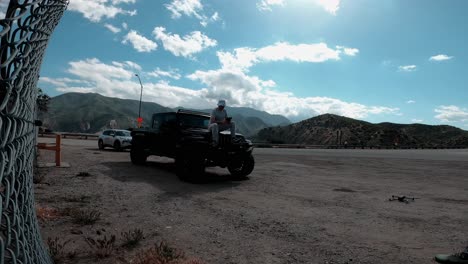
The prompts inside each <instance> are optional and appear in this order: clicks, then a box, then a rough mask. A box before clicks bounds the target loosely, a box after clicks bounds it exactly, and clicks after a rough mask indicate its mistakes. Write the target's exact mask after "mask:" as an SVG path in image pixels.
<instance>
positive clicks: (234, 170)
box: [228, 154, 255, 179]
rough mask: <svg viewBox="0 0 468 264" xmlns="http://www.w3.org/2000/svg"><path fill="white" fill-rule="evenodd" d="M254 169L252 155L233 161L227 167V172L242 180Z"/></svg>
mask: <svg viewBox="0 0 468 264" xmlns="http://www.w3.org/2000/svg"><path fill="white" fill-rule="evenodd" d="M254 167H255V160H254V157H253V156H252V154H249V155H248V156H245V157H240V158H238V159H234V160H233V161H232V162H231V163H230V164H229V165H228V170H229V172H230V173H231V175H232V176H233V177H234V178H236V179H244V178H245V177H247V176H248V175H249V174H250V173H251V172H252V171H253V169H254Z"/></svg>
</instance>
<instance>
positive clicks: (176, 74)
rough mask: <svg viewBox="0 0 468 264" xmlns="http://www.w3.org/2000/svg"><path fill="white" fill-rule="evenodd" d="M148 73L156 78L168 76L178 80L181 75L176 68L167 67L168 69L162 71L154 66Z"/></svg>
mask: <svg viewBox="0 0 468 264" xmlns="http://www.w3.org/2000/svg"><path fill="white" fill-rule="evenodd" d="M148 75H150V76H153V77H156V78H161V77H168V78H172V79H176V80H179V79H180V77H181V75H180V73H179V70H178V69H169V70H168V71H163V70H161V69H160V68H159V67H158V68H156V70H154V71H152V72H149V73H148Z"/></svg>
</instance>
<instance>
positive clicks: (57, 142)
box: [55, 134, 62, 167]
mask: <svg viewBox="0 0 468 264" xmlns="http://www.w3.org/2000/svg"><path fill="white" fill-rule="evenodd" d="M61 147H62V137H61V136H60V135H59V134H57V135H55V166H57V167H60V165H61V164H60V163H61V159H62V153H61Z"/></svg>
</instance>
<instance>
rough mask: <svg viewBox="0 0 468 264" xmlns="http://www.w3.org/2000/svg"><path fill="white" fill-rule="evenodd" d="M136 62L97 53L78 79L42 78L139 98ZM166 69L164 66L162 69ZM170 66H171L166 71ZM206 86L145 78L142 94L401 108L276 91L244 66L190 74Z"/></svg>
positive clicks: (184, 99)
mask: <svg viewBox="0 0 468 264" xmlns="http://www.w3.org/2000/svg"><path fill="white" fill-rule="evenodd" d="M135 65H137V64H136V63H129V62H125V61H124V62H115V61H114V62H112V63H110V64H106V63H103V62H101V61H99V60H98V59H96V58H92V59H86V60H80V61H72V62H70V63H69V68H68V69H67V72H68V73H70V74H71V75H73V79H71V78H70V79H69V80H80V83H78V82H64V81H63V78H62V79H52V78H47V77H41V80H42V81H47V83H50V84H53V85H54V87H55V88H56V89H57V90H59V91H61V92H71V91H75V92H96V93H100V94H103V95H106V96H112V97H119V98H129V99H138V98H139V93H140V85H139V83H138V81H137V80H136V79H135V77H134V69H135V67H136V66H135ZM159 71H160V73H161V72H165V71H161V70H159ZM167 72H171V71H167ZM187 77H188V78H189V79H190V80H192V81H198V82H200V83H202V84H204V85H205V86H206V88H202V89H198V90H193V89H189V88H185V87H179V86H173V85H170V84H169V83H168V82H167V81H163V80H159V81H157V82H148V81H147V80H145V79H144V78H143V79H142V81H143V86H144V88H143V98H144V100H145V101H151V102H156V103H159V104H161V105H164V106H168V107H176V106H184V107H190V108H198V109H204V108H207V107H209V106H213V107H214V106H215V105H216V101H217V100H218V99H219V98H224V99H226V100H227V101H228V105H230V106H246V107H253V108H256V109H259V110H264V111H268V112H270V113H273V114H282V115H285V116H287V117H290V118H294V119H296V120H297V119H301V118H308V117H311V116H315V115H318V114H323V113H334V114H339V115H344V116H348V117H353V118H365V117H367V116H369V115H379V114H398V111H399V109H398V108H390V107H385V106H367V105H363V104H359V103H356V102H345V101H342V100H339V99H336V98H330V97H305V98H300V97H297V96H295V95H294V94H293V93H289V92H279V91H274V90H272V89H271V87H274V86H275V82H274V81H272V80H262V79H260V78H258V77H256V76H248V75H246V74H245V73H243V72H239V71H237V72H232V71H229V70H226V69H219V70H212V71H196V72H194V73H192V74H190V75H188V76H187Z"/></svg>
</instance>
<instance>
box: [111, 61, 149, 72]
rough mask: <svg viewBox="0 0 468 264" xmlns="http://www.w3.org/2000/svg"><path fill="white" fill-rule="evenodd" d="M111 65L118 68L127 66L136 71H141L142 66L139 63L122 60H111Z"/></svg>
mask: <svg viewBox="0 0 468 264" xmlns="http://www.w3.org/2000/svg"><path fill="white" fill-rule="evenodd" d="M112 65H114V66H116V67H118V68H127V69H133V70H136V71H141V70H142V68H141V66H140V65H138V64H137V63H135V62H133V61H124V62H118V61H113V62H112Z"/></svg>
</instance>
